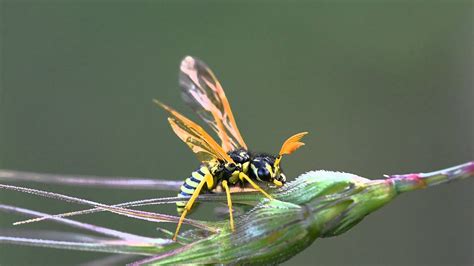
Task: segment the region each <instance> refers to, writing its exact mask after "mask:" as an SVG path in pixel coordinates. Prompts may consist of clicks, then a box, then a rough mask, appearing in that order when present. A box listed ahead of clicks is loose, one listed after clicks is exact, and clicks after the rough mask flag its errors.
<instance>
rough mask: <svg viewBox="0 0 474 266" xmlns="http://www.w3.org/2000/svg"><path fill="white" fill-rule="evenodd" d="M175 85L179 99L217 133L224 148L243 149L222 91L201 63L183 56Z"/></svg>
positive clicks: (229, 149) (242, 142)
mask: <svg viewBox="0 0 474 266" xmlns="http://www.w3.org/2000/svg"><path fill="white" fill-rule="evenodd" d="M179 84H180V85H181V88H182V96H183V100H184V101H185V102H186V103H187V104H188V105H189V106H191V108H193V110H194V111H195V112H196V113H197V114H198V115H199V116H200V117H201V118H202V119H203V120H204V121H205V122H206V123H207V124H209V126H210V127H211V128H212V129H213V130H214V131H215V132H217V134H218V135H219V138H220V139H221V141H222V145H221V146H222V148H223V149H224V151H226V152H229V151H231V150H234V149H237V148H244V149H247V145H246V144H245V142H244V140H243V139H242V136H241V135H240V132H239V129H238V128H237V124H236V123H235V119H234V115H233V114H232V110H231V109H230V105H229V101H228V100H227V98H226V96H225V93H224V90H223V89H222V86H221V84H220V83H219V81H218V80H217V78H216V76H215V75H214V73H212V71H211V69H210V68H209V67H208V66H207V65H206V64H205V63H204V62H202V61H200V60H199V59H197V58H193V57H191V56H186V57H185V58H184V59H183V61H181V66H180V75H179Z"/></svg>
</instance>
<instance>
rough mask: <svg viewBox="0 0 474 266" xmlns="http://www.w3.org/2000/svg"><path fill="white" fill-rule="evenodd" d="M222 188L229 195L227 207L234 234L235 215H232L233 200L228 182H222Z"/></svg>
mask: <svg viewBox="0 0 474 266" xmlns="http://www.w3.org/2000/svg"><path fill="white" fill-rule="evenodd" d="M222 186H223V187H224V189H225V194H226V195H227V206H229V217H230V229H231V230H232V232H234V215H233V213H232V200H231V198H230V190H229V185H227V180H224V181H222Z"/></svg>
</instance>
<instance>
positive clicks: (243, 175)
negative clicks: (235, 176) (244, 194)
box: [239, 172, 273, 200]
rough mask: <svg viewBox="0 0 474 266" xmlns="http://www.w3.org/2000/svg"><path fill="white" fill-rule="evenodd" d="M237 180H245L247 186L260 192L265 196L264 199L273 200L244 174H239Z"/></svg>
mask: <svg viewBox="0 0 474 266" xmlns="http://www.w3.org/2000/svg"><path fill="white" fill-rule="evenodd" d="M239 178H240V180H245V181H247V182H249V184H250V185H251V186H252V187H253V188H255V189H256V190H258V191H260V192H261V193H262V194H263V195H265V197H267V198H269V199H271V200H272V199H273V197H272V196H270V195H269V194H268V193H267V192H265V190H263V189H262V188H261V187H259V186H258V185H257V184H255V182H253V181H252V179H250V177H249V176H248V175H246V174H244V173H242V172H241V173H240V174H239Z"/></svg>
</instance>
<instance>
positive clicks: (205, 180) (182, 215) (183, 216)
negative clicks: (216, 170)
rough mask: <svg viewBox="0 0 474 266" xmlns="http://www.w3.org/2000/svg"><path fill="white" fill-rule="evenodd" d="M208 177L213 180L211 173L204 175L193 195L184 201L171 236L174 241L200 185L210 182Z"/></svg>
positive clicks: (200, 188)
mask: <svg viewBox="0 0 474 266" xmlns="http://www.w3.org/2000/svg"><path fill="white" fill-rule="evenodd" d="M210 179H212V180H213V178H212V175H211V174H210V173H207V174H206V175H205V176H204V178H203V179H202V180H201V182H199V185H198V186H197V187H196V189H195V190H194V193H193V195H191V198H190V199H189V200H188V202H187V203H186V206H184V211H183V213H182V214H181V217H180V218H179V221H178V226H177V227H176V231H175V232H174V236H173V240H174V241H176V238H177V237H178V233H179V229H180V228H181V225H182V224H183V221H184V218H185V217H186V214H187V213H188V211H190V210H191V208H192V207H193V204H194V201H196V199H197V197H198V196H199V193H201V190H202V187H203V186H204V184H205V183H206V182H207V183H208V184H209V183H210V182H211V181H210Z"/></svg>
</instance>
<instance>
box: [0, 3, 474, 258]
mask: <svg viewBox="0 0 474 266" xmlns="http://www.w3.org/2000/svg"><path fill="white" fill-rule="evenodd" d="M473 25H474V7H473V2H472V1H465V2H455V1H452V2H448V1H426V2H423V1H416V2H413V3H412V2H411V1H401V2H398V1H381V2H380V3H376V2H375V1H367V2H350V1H347V2H345V1H338V2H337V3H328V2H326V1H325V2H314V3H310V2H305V3H299V4H296V3H295V4H290V3H289V2H288V3H287V2H283V1H281V2H279V3H270V2H269V1H268V2H267V1H259V2H258V3H251V1H245V2H244V1H241V2H239V1H234V2H228V3H220V2H219V1H213V2H202V1H201V2H200V3H194V2H191V1H189V2H185V1H179V2H172V1H166V2H165V1H120V2H116V1H5V0H4V1H2V2H1V36H0V37H1V46H2V47H1V52H2V53H1V56H2V58H1V91H0V103H1V105H0V168H6V169H17V170H28V171H35V172H49V173H64V174H66V173H68V174H84V175H87V174H90V175H102V176H117V175H120V176H136V177H152V178H163V179H177V180H179V179H184V178H185V177H187V176H188V175H189V173H190V172H191V171H192V170H193V169H194V168H195V167H196V166H197V164H198V161H197V160H196V159H195V158H194V156H193V155H192V153H191V152H190V151H189V150H188V149H187V147H186V146H185V145H183V144H182V143H181V142H180V140H179V139H178V138H177V137H175V136H174V134H173V133H172V131H171V130H170V128H169V126H168V124H167V122H166V115H165V113H164V112H163V111H162V110H160V109H158V108H157V107H156V106H155V105H154V104H152V99H153V98H159V99H160V100H162V101H164V102H165V103H168V104H169V105H171V106H174V107H175V108H176V109H178V110H180V111H182V112H183V113H184V114H186V115H188V116H190V117H191V118H193V119H194V120H197V119H198V118H197V116H194V115H193V114H192V113H191V112H190V109H189V108H188V107H187V106H185V105H184V103H182V101H181V99H180V95H179V89H178V84H177V72H178V66H179V62H180V60H181V59H182V58H183V57H184V56H185V55H188V54H190V55H195V56H197V57H200V58H202V59H203V60H204V61H206V62H207V63H208V64H209V65H210V66H211V67H212V68H213V69H214V72H215V73H216V74H217V75H218V77H219V79H220V80H221V82H222V84H223V86H224V88H225V89H226V93H227V96H228V98H229V100H230V102H231V105H232V107H233V110H234V114H235V115H236V119H237V122H238V125H239V127H240V130H241V132H242V134H243V136H244V138H245V139H246V141H247V143H248V144H249V146H251V147H252V148H253V149H254V150H259V151H267V152H277V151H278V149H279V147H280V145H281V143H282V141H283V140H284V139H285V138H286V137H288V136H289V135H291V134H293V133H295V132H299V131H303V130H307V131H309V132H311V134H310V135H308V137H307V138H306V143H307V146H305V147H304V148H303V149H301V150H300V151H298V152H297V153H295V154H294V155H292V156H289V157H288V158H285V161H284V164H285V170H286V172H287V175H288V176H290V177H296V176H297V175H298V174H301V173H303V172H305V171H308V170H313V169H327V170H340V171H346V172H351V173H355V174H359V175H361V176H364V177H368V178H380V177H382V175H383V174H395V173H408V172H421V171H431V170H437V169H442V168H445V167H448V166H452V165H456V164H460V163H464V162H466V161H469V160H473V159H474V156H473V155H474V137H473V136H474V111H473V99H474V82H473V73H474V71H473V70H474V67H473V65H474V64H473V62H474V52H473V47H474V37H473V32H474V31H473V29H474V26H473ZM25 185H28V186H29V187H35V188H41V189H48V190H50V191H55V192H60V193H64V194H69V195H75V196H80V197H85V198H88V199H92V200H96V201H101V202H104V203H116V202H121V201H127V200H135V199H143V198H151V197H157V196H165V195H174V193H172V192H170V193H164V192H156V191H124V190H114V191H112V190H104V189H87V188H79V187H61V186H47V185H38V184H25ZM473 192H474V182H473V180H466V181H464V182H458V183H454V184H450V185H448V186H440V187H435V188H432V189H428V190H424V191H418V192H416V193H411V194H406V195H402V196H400V197H399V198H398V199H396V200H395V201H394V202H393V203H392V204H390V205H388V206H386V207H384V208H383V209H381V210H379V211H378V212H376V213H374V214H372V215H370V216H369V217H367V218H366V219H365V220H364V221H363V222H362V223H361V224H360V225H358V226H357V227H355V228H354V229H352V230H351V231H349V232H347V233H346V234H344V235H342V236H339V237H335V238H331V239H319V240H317V241H316V242H315V243H314V244H313V245H312V246H310V247H309V248H307V249H306V250H305V251H304V252H302V253H300V254H299V255H298V256H296V257H294V258H293V259H291V260H290V261H288V262H286V263H285V265H296V264H298V265H309V264H311V265H368V264H372V265H472V264H473V263H474V255H473V250H474V235H473V234H474V233H473V232H474V230H473V229H474V218H473V215H474V193H473ZM0 201H1V202H2V203H8V204H15V205H18V206H22V207H29V208H33V209H37V210H42V211H46V212H53V213H55V212H61V211H68V210H76V209H81V208H82V207H81V206H78V205H71V204H66V203H58V202H56V201H52V200H44V199H39V198H36V197H32V196H27V195H24V194H19V193H13V192H5V191H1V192H0ZM150 210H155V211H157V210H159V211H162V212H168V213H173V212H174V207H173V206H169V207H163V206H160V207H159V209H158V207H153V208H150ZM210 212H211V208H209V207H207V208H206V207H201V208H200V209H199V210H198V211H197V212H196V213H195V214H194V215H193V217H195V218H202V217H205V215H208V214H209V213H210ZM20 218H22V217H19V216H7V215H4V214H2V216H0V225H1V226H2V227H4V228H5V227H10V224H11V222H13V221H16V220H18V219H20ZM78 219H79V220H81V221H88V222H94V223H96V224H100V225H108V226H113V227H114V228H117V229H121V230H127V231H131V232H134V233H140V234H144V235H158V233H157V231H156V230H155V227H156V226H157V225H156V224H151V223H145V222H140V221H134V220H131V219H127V218H122V217H118V216H115V215H112V214H98V215H93V216H88V217H80V218H79V217H78ZM166 226H168V225H166ZM25 228H28V229H58V230H62V229H66V228H63V227H61V226H57V225H55V224H51V223H42V224H35V225H28V226H25ZM168 228H170V229H172V228H173V226H172V225H171V227H169V226H168ZM103 256H104V254H100V253H86V252H75V251H62V250H52V249H44V248H28V247H18V246H4V245H2V246H0V264H1V265H20V264H48V265H51V264H79V263H85V262H87V261H90V260H94V259H97V258H100V257H103Z"/></svg>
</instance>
